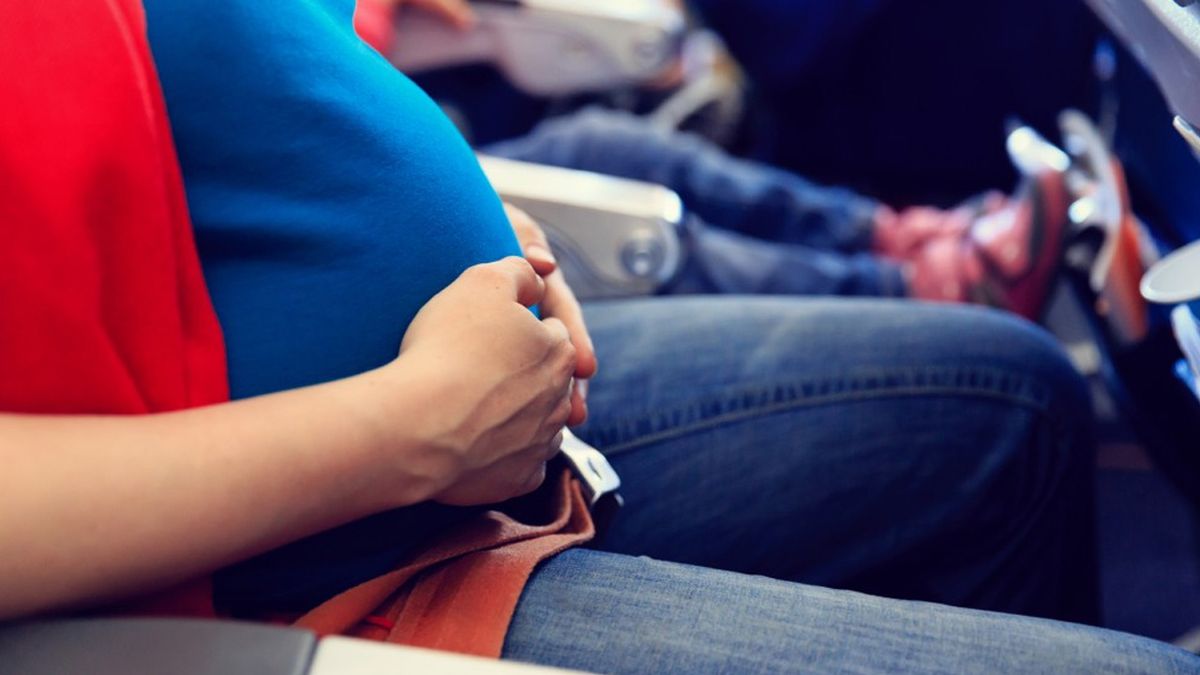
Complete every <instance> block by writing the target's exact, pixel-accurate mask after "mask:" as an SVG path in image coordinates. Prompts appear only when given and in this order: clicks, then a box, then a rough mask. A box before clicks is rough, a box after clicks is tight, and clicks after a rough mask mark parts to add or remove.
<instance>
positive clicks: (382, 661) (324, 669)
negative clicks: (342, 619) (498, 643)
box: [308, 637, 579, 675]
mask: <svg viewBox="0 0 1200 675" xmlns="http://www.w3.org/2000/svg"><path fill="white" fill-rule="evenodd" d="M577 672H579V671H567V670H559V669H557V668H544V667H542V666H532V665H528V664H524V663H515V662H513V661H493V660H491V659H481V658H476V657H473V656H461V655H458V654H449V653H446V652H435V651H430V650H428V649H414V648H412V647H401V646H398V645H390V644H386V643H382V642H370V641H367V640H354V639H351V638H343V637H328V638H325V639H324V640H321V642H320V644H318V645H317V654H316V657H315V658H314V659H313V663H312V668H311V669H309V671H308V675H396V673H421V675H553V674H554V673H577Z"/></svg>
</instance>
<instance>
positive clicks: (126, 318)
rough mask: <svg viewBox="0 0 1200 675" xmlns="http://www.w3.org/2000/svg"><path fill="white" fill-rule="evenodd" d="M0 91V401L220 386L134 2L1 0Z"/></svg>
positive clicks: (150, 397)
mask: <svg viewBox="0 0 1200 675" xmlns="http://www.w3.org/2000/svg"><path fill="white" fill-rule="evenodd" d="M0 102H2V103H0V238H2V243H0V410H3V411H9V412H29V413H112V414H133V413H147V412H158V411H165V410H176V409H179V408H188V407H192V406H199V405H204V404H209V403H216V402H219V401H223V400H225V399H226V398H227V397H228V394H227V388H226V373H225V352H224V345H223V343H222V339H221V331H220V327H219V325H218V323H217V318H216V315H215V314H214V312H213V309H212V305H211V303H210V302H209V298H208V293H207V290H206V288H205V286H204V278H203V276H202V275H201V270H200V264H199V260H198V258H197V255H196V250H195V246H194V244H193V241H192V231H191V223H190V222H189V220H188V213H187V204H186V202H185V199H184V192H183V183H182V179H181V178H180V174H179V168H178V164H177V162H176V158H175V149H174V146H173V145H172V141H171V133H170V128H169V126H168V123H167V117H166V108H165V105H164V103H163V98H162V94H161V92H160V90H159V86H158V78H157V75H156V73H155V70H154V64H153V61H152V60H151V57H150V51H149V48H148V46H147V43H146V40H145V22H144V18H143V15H142V8H141V5H140V3H138V2H137V0H53V1H52V2H50V1H40V0H38V1H28V2H26V1H22V2H5V3H0ZM209 595H210V594H206V593H203V592H200V593H193V594H191V595H190V596H189V598H188V599H187V600H184V599H183V598H181V597H180V596H179V595H177V594H176V595H173V596H172V599H171V600H170V601H169V602H168V603H167V604H166V605H165V606H164V605H158V606H157V608H158V609H167V610H170V611H173V612H180V611H183V612H186V613H198V612H199V613H206V612H207V613H211V601H210V600H209Z"/></svg>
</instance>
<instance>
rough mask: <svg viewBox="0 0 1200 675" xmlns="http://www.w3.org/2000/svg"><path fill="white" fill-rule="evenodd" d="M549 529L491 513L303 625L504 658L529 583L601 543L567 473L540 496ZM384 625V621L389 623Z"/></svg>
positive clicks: (331, 604) (322, 608) (316, 611)
mask: <svg viewBox="0 0 1200 675" xmlns="http://www.w3.org/2000/svg"><path fill="white" fill-rule="evenodd" d="M539 498H540V499H544V503H542V504H540V506H541V509H540V510H541V511H542V513H543V514H545V515H548V516H550V517H551V518H552V519H551V520H550V521H549V522H548V523H547V524H544V525H533V524H527V523H523V522H520V521H518V520H516V519H515V518H513V517H512V516H509V515H507V514H505V513H502V512H499V511H488V512H486V513H483V514H480V515H479V516H478V517H477V518H476V519H474V520H472V521H469V522H468V523H466V524H464V525H463V526H462V527H460V528H459V529H457V530H456V531H454V532H451V533H448V534H447V535H446V536H445V537H444V538H442V539H441V540H440V541H438V542H435V543H434V544H433V545H432V546H431V547H430V548H429V549H428V550H426V551H425V552H424V553H422V554H421V555H420V556H418V557H417V558H416V559H415V560H413V561H412V562H411V563H409V564H407V565H405V566H404V567H401V568H400V569H397V570H395V571H393V572H390V573H388V574H385V575H383V576H381V577H378V578H376V579H372V580H371V581H368V582H366V583H363V584H360V585H358V586H356V587H354V588H352V589H350V590H348V591H346V592H344V593H342V594H341V595H339V596H337V597H335V598H333V599H331V600H329V601H328V602H326V603H324V604H322V605H321V606H319V607H317V608H316V609H313V610H312V611H310V612H309V613H308V614H305V615H304V616H303V617H301V618H300V619H299V620H298V621H296V624H295V625H296V626H298V627H301V628H308V629H310V630H313V631H316V632H317V633H319V634H322V635H327V634H346V635H353V636H356V637H362V638H369V639H375V640H386V641H388V642H394V643H398V644H406V645H411V646H414V647H425V648H428V649H440V650H443V651H453V652H459V653H463V654H473V655H476V656H490V657H499V656H500V652H501V650H502V649H503V647H504V637H505V634H506V633H507V632H508V625H509V623H510V622H511V620H512V615H513V611H514V610H516V606H517V601H518V600H520V597H521V591H522V590H523V589H524V587H525V583H526V582H527V581H528V580H529V575H530V574H532V573H533V570H534V569H535V568H536V567H537V565H538V564H539V563H540V562H542V561H543V560H545V559H547V558H549V557H550V556H553V555H554V554H556V553H559V552H561V551H564V550H566V549H568V548H571V547H573V546H578V545H580V544H583V543H585V542H587V541H589V540H591V539H592V537H594V536H595V526H594V525H593V523H592V517H591V513H590V512H589V511H588V508H587V504H586V502H585V501H584V499H583V494H582V491H581V490H580V487H579V483H578V482H577V481H575V480H574V479H573V478H572V477H571V475H570V473H569V472H567V471H565V470H564V471H563V472H562V474H561V475H560V476H559V477H558V479H557V480H548V481H547V485H546V486H545V487H544V488H543V490H542V491H541V492H540V494H539ZM377 617H383V618H384V619H386V620H384V621H380V620H379V619H378V618H377Z"/></svg>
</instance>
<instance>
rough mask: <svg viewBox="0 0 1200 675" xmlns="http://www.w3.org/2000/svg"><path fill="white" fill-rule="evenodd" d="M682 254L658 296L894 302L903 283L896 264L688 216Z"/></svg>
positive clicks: (901, 293) (906, 285) (902, 291)
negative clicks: (800, 297)
mask: <svg viewBox="0 0 1200 675" xmlns="http://www.w3.org/2000/svg"><path fill="white" fill-rule="evenodd" d="M686 228H687V229H686V234H685V237H686V239H685V241H686V242H687V256H686V258H685V260H684V265H683V268H682V269H681V270H680V271H679V274H678V275H677V276H676V277H675V278H674V279H673V280H672V281H671V283H669V284H668V285H667V286H666V287H665V288H663V289H662V290H661V293H662V294H663V295H695V294H739V293H740V294H754V295H841V296H868V297H889V298H900V297H906V296H907V295H908V289H909V283H908V281H907V280H906V278H905V274H904V272H902V271H901V267H900V264H899V263H896V262H893V261H890V260H885V259H883V258H879V257H877V256H873V255H870V254H868V253H838V252H830V251H822V250H819V249H815V248H811V247H808V246H805V245H803V244H787V243H772V242H768V241H764V240H762V239H756V238H754V237H751V236H748V235H744V234H739V233H737V232H731V231H728V230H722V229H720V228H716V227H712V226H710V225H708V224H707V223H705V222H704V221H702V220H700V219H699V218H689V219H688V221H687V225H686Z"/></svg>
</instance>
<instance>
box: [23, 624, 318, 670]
mask: <svg viewBox="0 0 1200 675" xmlns="http://www.w3.org/2000/svg"><path fill="white" fill-rule="evenodd" d="M316 642H317V639H316V636H315V635H313V634H312V633H310V632H308V631H303V630H295V629H289V628H277V627H273V626H264V625H259V624H251V623H239V622H232V621H203V620H188V619H78V620H75V619H68V620H61V621H38V622H32V623H24V624H16V625H8V626H3V627H0V674H2V675H18V674H19V675H63V674H71V673H88V674H89V675H129V674H130V673H172V674H173V675H304V673H306V672H307V671H308V666H309V663H310V661H311V660H312V656H313V652H314V650H315V648H316Z"/></svg>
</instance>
